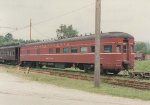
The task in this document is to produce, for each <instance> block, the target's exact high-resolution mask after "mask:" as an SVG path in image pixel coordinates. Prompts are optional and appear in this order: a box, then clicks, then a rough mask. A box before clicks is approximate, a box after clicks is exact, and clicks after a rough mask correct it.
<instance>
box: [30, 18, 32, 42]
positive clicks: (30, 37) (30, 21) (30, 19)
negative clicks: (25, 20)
mask: <svg viewBox="0 0 150 105" xmlns="http://www.w3.org/2000/svg"><path fill="white" fill-rule="evenodd" d="M31 27H32V23H31V19H30V41H31Z"/></svg>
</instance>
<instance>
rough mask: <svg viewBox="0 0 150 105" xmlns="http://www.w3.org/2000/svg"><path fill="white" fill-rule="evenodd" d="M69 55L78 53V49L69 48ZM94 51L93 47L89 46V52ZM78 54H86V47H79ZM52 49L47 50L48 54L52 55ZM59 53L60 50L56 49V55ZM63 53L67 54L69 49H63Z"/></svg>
mask: <svg viewBox="0 0 150 105" xmlns="http://www.w3.org/2000/svg"><path fill="white" fill-rule="evenodd" d="M70 51H71V53H78V48H76V47H72V48H71V50H70ZM94 51H95V47H94V46H91V52H94ZM80 52H81V53H87V52H88V47H80ZM53 53H54V49H52V48H50V49H49V54H53ZM58 53H60V48H56V54H58ZM63 53H69V48H63Z"/></svg>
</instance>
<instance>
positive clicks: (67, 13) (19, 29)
mask: <svg viewBox="0 0 150 105" xmlns="http://www.w3.org/2000/svg"><path fill="white" fill-rule="evenodd" d="M93 4H94V2H93V3H90V4H88V5H85V6H83V7H81V8H78V9H75V10H72V11H69V12H66V13H64V14H61V15H58V16H56V17H53V18H50V19H47V20H43V21H40V22H38V23H35V24H32V26H35V25H39V24H42V23H45V22H47V21H53V20H55V19H58V18H61V17H64V16H67V15H70V14H73V13H75V12H78V11H80V10H82V9H85V8H87V7H89V6H91V5H93ZM29 27H30V25H26V26H24V27H21V28H18V29H17V30H14V31H9V32H5V33H3V34H7V33H14V32H17V31H21V30H24V29H26V28H29Z"/></svg>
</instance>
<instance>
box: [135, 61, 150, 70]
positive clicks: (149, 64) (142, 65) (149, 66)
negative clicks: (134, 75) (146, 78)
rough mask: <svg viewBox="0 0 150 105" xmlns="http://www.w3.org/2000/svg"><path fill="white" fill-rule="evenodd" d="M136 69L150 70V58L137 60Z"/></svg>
mask: <svg viewBox="0 0 150 105" xmlns="http://www.w3.org/2000/svg"><path fill="white" fill-rule="evenodd" d="M134 69H135V71H145V72H150V60H144V61H135V68H134Z"/></svg>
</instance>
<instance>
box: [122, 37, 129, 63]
mask: <svg viewBox="0 0 150 105" xmlns="http://www.w3.org/2000/svg"><path fill="white" fill-rule="evenodd" d="M123 55H124V56H123V57H124V58H123V60H126V61H128V60H129V41H128V39H124V40H123Z"/></svg>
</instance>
